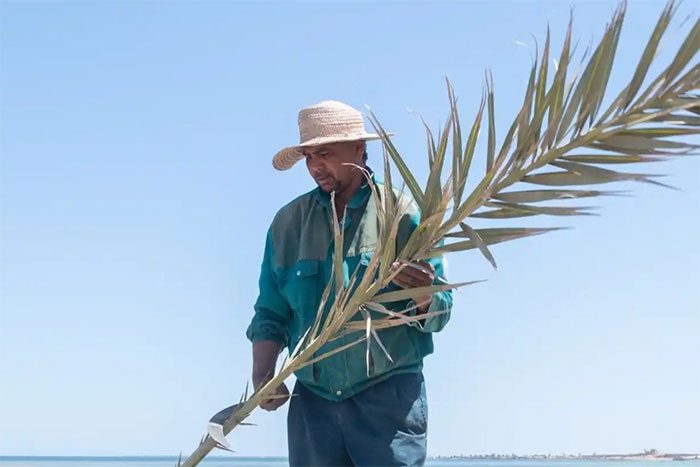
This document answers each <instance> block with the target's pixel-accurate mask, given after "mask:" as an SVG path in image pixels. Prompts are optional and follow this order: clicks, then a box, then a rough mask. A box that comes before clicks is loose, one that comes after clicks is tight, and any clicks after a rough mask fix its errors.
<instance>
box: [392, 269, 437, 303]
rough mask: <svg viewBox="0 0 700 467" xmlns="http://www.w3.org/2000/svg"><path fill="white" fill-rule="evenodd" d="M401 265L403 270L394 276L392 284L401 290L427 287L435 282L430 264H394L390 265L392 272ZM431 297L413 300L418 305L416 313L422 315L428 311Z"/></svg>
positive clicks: (433, 270)
mask: <svg viewBox="0 0 700 467" xmlns="http://www.w3.org/2000/svg"><path fill="white" fill-rule="evenodd" d="M402 265H403V269H401V271H400V272H399V273H398V274H396V277H394V280H392V282H393V283H394V284H396V285H398V286H399V287H401V288H403V289H412V288H416V287H429V286H431V285H433V281H434V280H435V268H434V267H433V265H432V264H430V263H428V262H426V261H414V262H412V263H399V262H395V263H394V264H392V265H391V269H392V271H396V270H398V269H399V268H401V266H402ZM432 299H433V296H432V295H426V296H422V297H416V298H414V301H415V302H416V303H417V304H418V313H419V314H422V313H425V312H426V311H428V307H429V306H430V302H431V301H432Z"/></svg>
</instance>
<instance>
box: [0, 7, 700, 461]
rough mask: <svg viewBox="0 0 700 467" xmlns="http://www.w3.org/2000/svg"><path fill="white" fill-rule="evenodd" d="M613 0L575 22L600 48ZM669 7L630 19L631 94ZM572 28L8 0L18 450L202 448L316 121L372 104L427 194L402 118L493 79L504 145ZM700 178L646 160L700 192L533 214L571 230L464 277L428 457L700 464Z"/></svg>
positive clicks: (394, 15)
mask: <svg viewBox="0 0 700 467" xmlns="http://www.w3.org/2000/svg"><path fill="white" fill-rule="evenodd" d="M615 5H616V2H613V1H596V2H584V1H580V2H576V3H575V14H576V20H575V34H576V37H577V38H579V39H580V40H581V45H580V48H583V47H584V46H586V45H588V44H589V43H590V41H591V40H592V39H594V38H596V39H597V38H600V36H601V32H602V29H603V26H604V24H605V23H606V21H607V20H608V19H609V17H610V15H611V13H612V10H613V9H614V7H615ZM662 7H663V3H662V2H651V1H649V2H639V1H632V2H630V5H629V13H628V17H627V22H626V26H625V28H624V32H623V36H622V39H621V44H620V52H619V56H618V60H617V62H616V68H615V71H614V75H613V78H612V80H611V86H612V88H613V89H614V90H615V92H617V91H619V90H620V89H621V87H622V86H623V85H624V84H625V83H626V80H627V79H629V77H631V74H632V72H633V67H634V65H635V63H636V61H637V59H638V56H639V54H640V52H641V48H642V46H643V44H644V43H645V41H646V40H647V38H648V36H649V34H650V32H651V29H652V27H653V25H654V23H655V21H656V18H657V15H658V13H659V12H660V10H661V8H662ZM569 9H570V4H569V3H568V2H563V1H562V2H555V1H550V2H544V1H537V2H526V1H512V2H454V3H430V4H428V3H400V2H386V3H370V2H357V3H347V4H343V5H338V4H334V5H326V4H323V3H320V2H318V3H294V4H277V3H255V4H254V3H236V2H210V3H206V2H122V3H117V2H80V3H64V2H42V3H33V2H18V1H17V2H8V1H3V2H2V5H1V16H2V17H1V24H0V26H1V39H2V42H1V47H2V50H1V53H0V65H1V70H0V73H1V74H0V78H1V80H2V81H1V83H0V85H1V99H2V100H1V105H2V115H1V125H2V126H1V128H0V151H1V157H2V159H1V165H0V203H1V206H0V216H1V217H0V241H1V252H0V300H1V309H0V312H1V318H0V319H1V321H0V420H1V422H0V453H2V454H34V455H41V454H177V453H178V452H179V451H180V450H184V451H186V452H187V451H189V450H190V449H192V448H193V447H194V446H195V444H196V442H198V440H199V438H200V436H201V435H202V434H203V433H204V430H205V422H206V420H207V419H208V417H209V416H211V415H212V414H213V413H214V412H216V411H217V410H218V409H220V408H222V407H224V406H225V405H228V404H230V403H231V402H233V401H234V400H237V399H238V398H239V396H240V394H241V392H242V391H243V388H244V387H245V384H246V381H247V379H248V376H249V371H250V345H249V342H248V341H247V340H246V339H245V337H244V331H245V328H246V326H247V324H248V322H249V319H250V317H251V314H252V303H253V301H254V299H255V297H256V293H257V290H256V283H257V273H258V269H259V262H260V256H261V253H262V247H263V242H264V234H265V231H266V229H267V227H268V225H269V222H270V220H271V219H272V216H273V215H274V213H275V212H276V211H277V209H279V208H280V207H281V206H282V205H284V204H285V203H287V202H288V201H289V200H290V199H291V198H293V197H295V196H296V195H298V194H300V193H302V192H305V191H307V190H308V189H310V188H311V187H312V181H311V179H310V178H309V177H308V175H307V173H306V172H305V168H304V167H303V166H298V167H295V168H294V169H293V170H292V171H290V172H287V173H278V172H275V171H274V170H273V169H272V166H271V164H270V158H271V157H272V155H273V154H274V153H275V152H276V151H277V150H278V149H280V148H282V147H284V146H287V145H290V144H293V143H295V142H296V141H297V140H298V133H297V128H296V116H297V111H298V110H299V108H301V107H303V106H305V105H308V104H311V103H314V102H317V101H319V100H323V99H328V98H332V99H339V100H342V101H345V102H348V103H350V104H352V105H354V106H356V107H358V108H364V106H365V105H370V106H371V107H372V109H373V110H374V111H375V112H376V113H377V114H378V116H379V117H380V119H381V121H382V122H383V123H384V124H385V126H386V127H388V128H389V129H391V130H393V131H395V132H396V133H397V136H396V138H395V141H396V144H397V145H398V146H399V148H400V149H401V150H402V151H403V152H404V153H405V156H406V158H407V159H408V161H409V163H410V164H411V166H412V167H414V168H416V170H417V172H418V173H419V175H420V176H421V178H423V177H424V176H425V167H426V159H425V155H424V151H425V144H424V141H423V134H422V129H421V127H420V126H419V123H418V120H417V119H416V118H415V116H413V115H412V114H410V113H409V112H407V111H406V109H407V108H410V109H413V110H415V111H417V112H419V113H421V114H422V115H423V116H424V117H425V118H426V120H427V121H428V122H429V123H430V124H431V125H433V126H434V127H437V125H438V124H439V123H440V121H443V122H444V119H445V116H446V115H447V101H446V98H445V89H444V82H443V78H444V76H446V75H447V76H449V77H450V78H451V79H452V81H453V83H454V86H455V88H456V90H457V94H458V95H459V97H460V104H461V109H462V114H463V116H464V117H465V119H468V120H471V118H472V116H473V115H474V113H475V111H476V108H477V106H478V101H479V99H480V96H481V90H482V86H483V73H484V70H485V69H486V68H487V67H490V68H491V69H492V70H493V74H494V78H495V86H496V108H497V112H498V113H499V118H498V124H499V128H500V129H501V130H503V128H504V127H505V126H506V125H507V124H508V122H509V120H510V119H511V118H512V117H513V116H514V114H515V111H516V106H517V105H518V103H519V102H521V100H522V93H523V89H524V85H525V81H526V79H527V74H528V72H529V66H530V60H531V59H530V55H531V54H532V53H533V47H532V44H533V39H532V37H531V35H530V34H531V33H533V34H535V36H536V37H537V38H538V39H539V40H540V44H542V42H543V39H544V31H545V28H546V25H547V22H549V24H550V25H551V27H552V34H553V38H554V39H555V44H557V45H556V47H555V51H556V52H557V53H558V51H559V44H561V39H562V35H563V30H564V26H565V24H566V21H567V19H568V14H569ZM688 14H692V15H693V16H694V17H697V14H698V8H697V6H693V2H685V4H684V5H682V8H681V10H680V12H679V15H678V17H677V18H676V19H677V21H676V23H675V25H674V26H672V27H671V28H670V30H669V35H668V37H667V40H666V41H665V42H664V46H663V50H662V52H661V57H660V58H661V59H662V61H663V59H666V60H667V59H668V55H669V53H670V52H672V51H673V50H674V48H676V47H677V46H678V44H679V42H680V40H681V39H682V38H683V37H684V34H685V32H686V31H687V27H688V24H686V25H685V26H684V27H683V28H681V29H679V28H678V25H679V23H680V20H682V19H683V18H684V17H685V16H687V15H688ZM515 41H520V42H523V43H526V44H529V49H528V48H524V47H522V46H519V45H517V44H516V43H515ZM664 63H665V62H664ZM656 70H658V68H657V69H656ZM500 134H501V136H502V135H503V132H500ZM484 139H485V138H484ZM483 143H484V141H482V142H481V143H480V144H481V146H480V148H481V149H483V147H484V144H483ZM378 155H379V146H378V144H377V143H374V144H373V145H371V146H370V161H376V160H377V156H378ZM479 163H480V164H483V162H481V161H480V162H479ZM699 168H700V163H699V162H698V159H697V158H695V159H693V158H687V159H678V160H674V161H672V162H670V163H667V164H665V165H664V166H662V167H651V168H648V167H644V168H643V169H649V170H650V171H658V172H664V173H667V174H669V177H668V178H667V179H666V180H668V182H669V183H671V184H673V185H675V186H678V187H679V188H681V191H671V190H664V189H659V188H656V187H652V186H645V185H624V186H620V187H615V188H623V189H630V190H633V192H634V194H635V196H634V197H629V198H611V199H605V200H601V201H600V202H599V204H600V206H601V210H600V213H601V216H600V217H583V218H574V219H571V218H566V219H562V218H555V219H551V218H531V219H528V220H526V221H521V222H516V223H515V224H519V225H523V224H524V225H565V226H572V227H575V228H574V229H572V230H568V231H563V232H557V233H553V234H549V235H548V236H543V237H536V238H532V239H527V240H521V241H519V242H514V243H510V244H507V245H501V246H497V247H494V248H493V252H494V253H495V255H496V257H497V260H498V262H499V266H500V267H499V270H498V272H496V273H494V272H492V271H491V270H490V268H489V266H488V264H487V263H486V262H485V261H484V260H483V258H481V257H480V256H479V255H478V253H469V254H461V255H456V256H451V257H450V258H449V262H450V276H451V278H452V279H453V280H472V279H481V278H485V279H489V280H488V282H486V283H483V284H480V285H477V286H473V287H471V288H469V289H467V290H464V291H462V292H459V293H458V294H457V296H456V302H455V309H454V312H453V316H452V319H451V321H450V324H449V325H448V327H447V329H445V331H444V332H442V333H440V334H439V335H437V336H436V353H435V354H434V355H433V356H431V357H429V358H428V359H427V361H426V370H425V372H426V377H427V381H428V393H429V400H430V441H429V451H430V452H431V454H450V453H490V452H499V453H511V452H517V453H535V452H541V453H547V452H551V453H560V452H569V453H577V452H593V451H597V452H611V451H639V450H642V449H645V448H651V447H656V448H657V449H660V450H662V451H666V452H669V451H695V452H698V451H700V424H698V420H699V419H700V397H699V396H698V395H699V394H700V358H698V357H699V356H700V339H698V335H699V331H700V311H699V309H700V292H699V289H700V287H699V286H700V283H699V281H698V277H700V266H699V264H700V247H699V246H698V238H700V216H699V215H698V214H699V213H700V191H699V185H700V184H699V178H700V177H699ZM583 204H585V203H583ZM487 224H488V223H487V222H480V223H478V224H477V225H480V226H483V225H487ZM491 225H493V224H491ZM285 416H286V407H285V409H283V410H280V411H279V412H278V413H275V414H266V413H258V412H256V413H254V415H253V416H252V421H254V422H257V423H258V426H257V427H245V428H243V429H240V430H238V431H236V432H234V434H232V436H231V437H230V438H231V440H232V443H233V445H234V447H235V449H237V451H238V452H239V453H241V454H251V455H279V454H285V453H286V441H285Z"/></svg>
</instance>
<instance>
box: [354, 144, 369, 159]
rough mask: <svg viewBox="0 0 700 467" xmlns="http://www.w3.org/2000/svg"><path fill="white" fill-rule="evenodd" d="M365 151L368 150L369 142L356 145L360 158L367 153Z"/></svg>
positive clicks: (356, 151)
mask: <svg viewBox="0 0 700 467" xmlns="http://www.w3.org/2000/svg"><path fill="white" fill-rule="evenodd" d="M365 149H367V142H365V141H357V142H356V145H355V153H356V154H357V155H358V156H359V157H362V156H363V155H364V153H365Z"/></svg>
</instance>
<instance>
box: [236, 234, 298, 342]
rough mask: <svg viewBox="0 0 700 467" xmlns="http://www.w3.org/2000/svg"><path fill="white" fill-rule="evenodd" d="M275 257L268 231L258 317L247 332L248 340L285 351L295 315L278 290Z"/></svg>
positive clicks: (255, 316) (256, 303) (261, 273)
mask: <svg viewBox="0 0 700 467" xmlns="http://www.w3.org/2000/svg"><path fill="white" fill-rule="evenodd" d="M273 254H274V246H273V245H272V235H271V233H270V231H268V232H267V239H266V241H265V253H264V255H263V261H262V266H261V268H260V280H259V282H258V285H259V290H260V292H259V295H258V299H257V300H256V302H255V306H254V310H255V314H254V315H253V319H252V320H251V322H250V325H249V326H248V329H247V330H246V336H247V337H248V339H249V340H250V341H251V342H257V341H261V340H272V341H275V342H278V343H280V344H281V345H282V346H283V347H286V346H287V345H289V329H288V324H289V321H290V319H291V316H292V311H291V308H290V306H289V303H288V302H287V300H286V299H285V298H284V296H283V295H282V293H281V291H280V289H279V283H278V280H277V276H276V275H275V271H274V269H273V268H274V266H273V264H274V263H273V260H272V258H273Z"/></svg>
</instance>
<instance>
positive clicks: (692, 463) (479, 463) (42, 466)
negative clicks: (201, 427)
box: [0, 456, 700, 467]
mask: <svg viewBox="0 0 700 467" xmlns="http://www.w3.org/2000/svg"><path fill="white" fill-rule="evenodd" d="M659 463H661V465H668V464H672V465H673V467H700V460H689V461H683V462H676V461H671V460H668V461H665V460H664V461H639V460H624V461H599V460H573V459H571V460H526V459H512V460H511V459H504V460H500V459H499V460H480V459H448V458H433V459H429V460H428V462H427V463H426V467H661V466H660V465H659ZM176 464H177V457H155V456H150V457H28V456H0V466H1V467H174V466H175V465H176ZM200 465H202V466H203V467H284V466H286V465H287V459H286V458H284V457H208V458H206V459H204V461H203V462H201V463H200ZM669 467H671V466H669Z"/></svg>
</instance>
